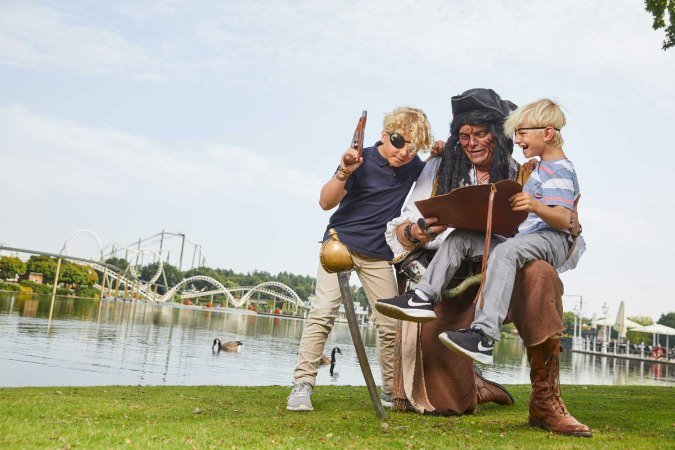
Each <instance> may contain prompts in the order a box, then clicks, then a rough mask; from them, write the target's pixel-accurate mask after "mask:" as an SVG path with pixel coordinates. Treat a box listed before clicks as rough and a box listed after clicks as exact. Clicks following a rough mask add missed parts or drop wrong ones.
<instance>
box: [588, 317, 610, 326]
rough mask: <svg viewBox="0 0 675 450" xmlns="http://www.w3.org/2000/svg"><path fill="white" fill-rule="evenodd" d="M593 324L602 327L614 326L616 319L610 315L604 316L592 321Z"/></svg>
mask: <svg viewBox="0 0 675 450" xmlns="http://www.w3.org/2000/svg"><path fill="white" fill-rule="evenodd" d="M591 325H595V326H601V327H611V326H614V321H613V320H612V319H610V318H609V317H602V318H600V319H597V320H594V321H593V322H591Z"/></svg>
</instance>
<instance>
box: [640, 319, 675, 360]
mask: <svg viewBox="0 0 675 450" xmlns="http://www.w3.org/2000/svg"><path fill="white" fill-rule="evenodd" d="M632 331H639V332H641V333H652V335H657V336H658V335H665V336H666V355H667V354H668V349H669V348H670V336H675V328H671V327H668V326H665V325H662V324H660V323H655V324H652V325H644V326H641V327H637V328H633V330H632ZM654 341H656V339H654Z"/></svg>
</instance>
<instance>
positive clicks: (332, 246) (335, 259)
mask: <svg viewBox="0 0 675 450" xmlns="http://www.w3.org/2000/svg"><path fill="white" fill-rule="evenodd" d="M328 233H329V237H328V239H327V240H326V242H324V243H323V245H322V246H321V265H322V266H323V268H324V269H326V272H329V273H336V272H337V277H338V283H339V285H340V293H341V294H342V302H343V303H344V305H345V316H347V324H348V325H349V333H350V334H351V335H352V341H353V342H354V348H355V349H356V356H357V358H358V360H359V366H361V372H362V373H363V378H364V379H365V381H366V386H367V387H368V394H370V400H371V401H372V402H373V407H374V408H375V414H377V417H378V418H379V419H380V420H383V419H386V418H387V415H386V414H385V413H384V408H383V407H382V402H381V401H380V397H379V396H378V395H377V387H376V386H375V380H374V379H373V372H372V371H371V370H370V364H369V363H368V357H367V356H366V348H365V346H364V345H363V340H362V339H361V330H359V324H358V322H357V321H356V312H355V311H354V300H353V299H352V291H351V289H350V288H349V275H350V274H351V269H352V268H353V267H354V261H353V260H352V255H351V253H350V252H349V249H348V248H347V246H346V245H345V244H343V243H342V242H340V240H339V239H338V235H337V231H336V230H335V229H333V228H331V229H330V230H329V232H328Z"/></svg>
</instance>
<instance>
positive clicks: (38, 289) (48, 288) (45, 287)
mask: <svg viewBox="0 0 675 450" xmlns="http://www.w3.org/2000/svg"><path fill="white" fill-rule="evenodd" d="M19 284H20V285H21V286H23V287H25V288H29V289H32V291H33V292H34V293H36V294H46V295H50V294H51V293H52V289H53V288H54V287H53V286H52V285H50V284H38V283H35V282H33V281H29V280H21V281H19ZM72 293H73V291H72V290H71V289H64V288H60V287H57V288H56V295H71V294H72Z"/></svg>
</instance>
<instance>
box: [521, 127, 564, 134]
mask: <svg viewBox="0 0 675 450" xmlns="http://www.w3.org/2000/svg"><path fill="white" fill-rule="evenodd" d="M547 128H553V127H525V128H516V129H515V130H513V131H514V132H515V133H519V132H521V131H525V130H545V129H547ZM553 129H554V130H555V131H560V130H559V129H558V128H553Z"/></svg>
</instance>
